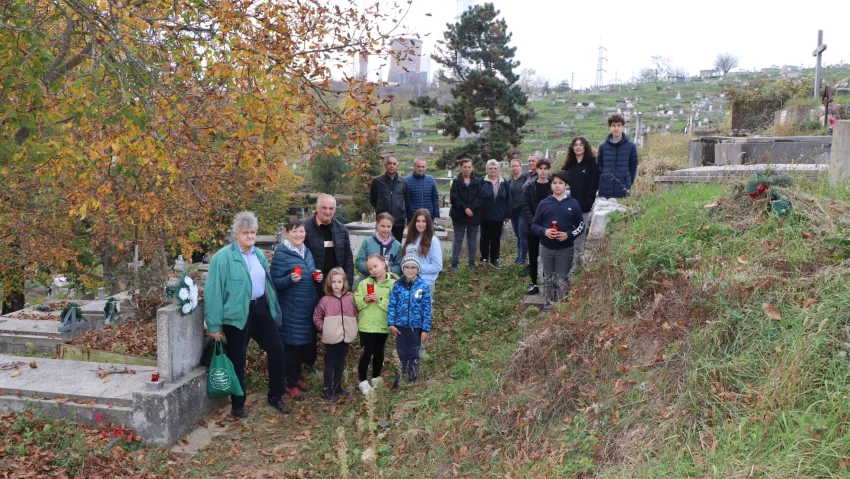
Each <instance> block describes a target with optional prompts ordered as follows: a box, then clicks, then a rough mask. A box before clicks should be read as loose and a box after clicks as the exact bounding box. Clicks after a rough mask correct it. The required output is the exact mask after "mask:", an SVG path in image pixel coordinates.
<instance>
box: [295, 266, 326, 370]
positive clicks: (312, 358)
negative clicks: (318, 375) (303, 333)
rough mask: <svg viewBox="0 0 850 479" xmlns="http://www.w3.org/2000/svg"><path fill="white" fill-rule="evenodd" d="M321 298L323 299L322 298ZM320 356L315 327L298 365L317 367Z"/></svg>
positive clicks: (317, 332)
mask: <svg viewBox="0 0 850 479" xmlns="http://www.w3.org/2000/svg"><path fill="white" fill-rule="evenodd" d="M323 272H324V271H323ZM319 298H321V296H320V297H319ZM318 355H319V330H317V329H316V328H315V327H314V328H313V331H312V332H310V342H309V343H307V344H305V345H304V349H303V351H302V353H301V361H300V362H299V363H298V364H305V365H307V366H315V365H316V358H317V357H318Z"/></svg>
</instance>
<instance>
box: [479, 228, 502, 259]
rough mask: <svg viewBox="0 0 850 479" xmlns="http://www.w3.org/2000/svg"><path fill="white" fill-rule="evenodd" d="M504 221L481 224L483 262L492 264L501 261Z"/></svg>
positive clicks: (480, 245)
mask: <svg viewBox="0 0 850 479" xmlns="http://www.w3.org/2000/svg"><path fill="white" fill-rule="evenodd" d="M504 224H505V222H504V221H482V222H481V242H480V243H479V249H480V250H481V260H482V261H484V260H486V261H489V262H491V263H493V262H498V261H499V251H500V249H501V243H502V226H503V225H504Z"/></svg>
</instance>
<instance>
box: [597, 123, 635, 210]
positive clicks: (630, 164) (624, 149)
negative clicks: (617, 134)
mask: <svg viewBox="0 0 850 479" xmlns="http://www.w3.org/2000/svg"><path fill="white" fill-rule="evenodd" d="M596 163H597V165H598V170H597V171H598V175H599V196H600V197H602V198H624V197H625V196H626V195H628V194H629V191H630V190H631V189H632V183H634V181H635V177H636V176H637V166H638V153H637V146H636V145H635V144H634V142H632V141H631V140H629V137H628V135H626V134H625V133H623V137H622V138H620V141H618V142H617V143H614V139H613V135H612V134H610V133H609V134H608V138H607V139H606V140H605V141H604V142H602V144H601V145H599V151H598V152H597V153H596Z"/></svg>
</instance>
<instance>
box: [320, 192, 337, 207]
mask: <svg viewBox="0 0 850 479" xmlns="http://www.w3.org/2000/svg"><path fill="white" fill-rule="evenodd" d="M325 198H330V199H332V200H333V202H334V208H336V198H334V197H333V195H329V194H327V193H322V194H321V195H319V197H318V198H316V208H318V207H319V205H320V204H322V200H323V199H325Z"/></svg>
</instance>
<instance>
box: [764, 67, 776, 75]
mask: <svg viewBox="0 0 850 479" xmlns="http://www.w3.org/2000/svg"><path fill="white" fill-rule="evenodd" d="M761 72H762V73H768V74H770V73H779V67H776V66H772V67H768V68H762V69H761Z"/></svg>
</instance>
